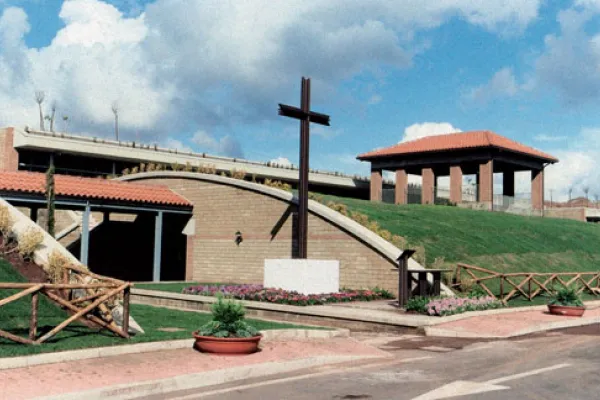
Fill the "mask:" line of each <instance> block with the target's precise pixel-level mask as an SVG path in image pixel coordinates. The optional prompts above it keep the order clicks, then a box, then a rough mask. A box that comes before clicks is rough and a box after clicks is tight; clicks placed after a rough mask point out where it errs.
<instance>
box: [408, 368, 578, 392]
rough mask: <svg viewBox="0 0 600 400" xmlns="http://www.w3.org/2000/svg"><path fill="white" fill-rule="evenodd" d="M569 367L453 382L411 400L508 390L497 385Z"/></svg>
mask: <svg viewBox="0 0 600 400" xmlns="http://www.w3.org/2000/svg"><path fill="white" fill-rule="evenodd" d="M569 365H571V364H557V365H554V366H552V367H546V368H540V369H534V370H533V371H529V372H523V373H520V374H514V375H509V376H505V377H502V378H496V379H491V380H489V381H485V382H471V381H454V382H450V383H448V384H446V385H443V386H440V387H439V388H437V389H434V390H431V391H429V392H427V393H423V394H422V395H420V396H417V397H415V398H413V400H441V399H447V398H449V397H458V396H467V395H470V394H475V393H485V392H492V391H497V390H506V389H510V388H509V387H508V386H501V385H497V384H498V383H502V382H506V381H512V380H514V379H520V378H525V377H527V376H532V375H538V374H542V373H544V372H548V371H554V370H557V369H560V368H564V367H568V366H569Z"/></svg>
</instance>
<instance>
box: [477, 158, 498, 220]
mask: <svg viewBox="0 0 600 400" xmlns="http://www.w3.org/2000/svg"><path fill="white" fill-rule="evenodd" d="M478 190H479V198H478V200H477V201H478V202H480V203H484V204H485V205H486V206H487V208H489V209H490V210H491V209H492V202H493V201H494V162H493V161H492V160H489V161H487V162H485V163H482V164H479V185H478Z"/></svg>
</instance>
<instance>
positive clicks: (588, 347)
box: [163, 325, 600, 400]
mask: <svg viewBox="0 0 600 400" xmlns="http://www.w3.org/2000/svg"><path fill="white" fill-rule="evenodd" d="M359 339H361V340H370V341H371V342H372V343H375V344H377V345H378V346H379V347H380V348H382V349H384V350H388V351H390V352H392V353H393V354H394V359H391V360H387V361H385V363H386V364H384V365H375V366H373V365H371V366H362V367H354V368H353V367H348V366H346V367H344V368H335V369H330V370H327V369H325V370H324V369H323V368H321V369H316V370H313V371H305V374H307V375H305V376H302V377H298V376H296V375H287V376H279V377H273V378H269V380H263V381H258V382H257V381H254V382H251V381H249V382H244V383H238V384H236V385H235V386H223V387H219V388H211V389H207V390H203V391H196V392H185V393H184V392H182V393H178V394H173V395H171V396H170V397H163V398H164V399H169V400H192V399H206V400H216V399H219V400H254V399H289V400H296V399H315V400H320V399H323V400H325V399H327V400H342V399H398V400H404V399H406V400H411V399H415V400H417V399H418V400H433V399H445V398H456V399H470V400H471V399H473V400H500V399H502V400H505V399H522V400H526V399H531V400H533V399H536V400H541V399H544V400H564V399H569V400H578V399H596V398H600V373H598V367H599V366H600V343H599V341H600V325H596V326H592V327H587V328H575V329H568V330H562V331H557V332H551V333H548V334H545V335H539V336H532V337H528V338H523V339H520V340H510V341H496V342H494V341H489V342H476V341H475V342H474V341H472V340H464V339H463V340H459V339H430V338H415V337H401V338H397V337H396V338H394V337H378V338H368V337H362V338H359ZM478 391H479V393H478ZM457 395H460V396H459V397H457Z"/></svg>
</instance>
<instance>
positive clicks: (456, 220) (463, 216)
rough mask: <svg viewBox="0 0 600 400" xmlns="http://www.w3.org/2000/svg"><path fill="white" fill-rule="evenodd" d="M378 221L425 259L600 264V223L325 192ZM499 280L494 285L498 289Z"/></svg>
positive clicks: (514, 266)
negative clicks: (419, 248) (421, 252)
mask: <svg viewBox="0 0 600 400" xmlns="http://www.w3.org/2000/svg"><path fill="white" fill-rule="evenodd" d="M323 198H324V200H325V202H327V201H334V202H339V203H343V204H345V205H346V206H347V207H348V210H349V211H354V212H360V213H362V214H365V215H367V216H368V217H369V219H370V220H373V221H377V222H378V223H379V225H380V226H381V227H382V228H383V229H386V230H388V231H390V232H391V233H392V234H395V235H400V236H403V237H405V238H406V239H407V240H408V241H409V243H413V244H416V245H423V246H424V247H425V253H426V263H427V264H429V265H430V264H431V263H432V262H433V261H434V260H435V259H436V258H437V257H443V258H444V267H445V268H452V267H454V266H456V264H457V263H465V264H471V265H477V266H480V267H483V268H487V269H491V270H493V271H497V272H505V273H509V272H540V273H544V272H584V271H598V270H600V225H597V224H590V223H583V222H578V221H571V220H565V219H555V218H540V217H523V216H518V215H511V214H506V213H500V212H484V211H474V210H468V209H462V208H459V207H449V206H423V205H393V204H383V203H373V202H370V201H365V200H357V199H349V198H341V197H334V196H323ZM497 286H498V285H493V284H492V287H493V290H494V291H496V290H497V289H498V288H497Z"/></svg>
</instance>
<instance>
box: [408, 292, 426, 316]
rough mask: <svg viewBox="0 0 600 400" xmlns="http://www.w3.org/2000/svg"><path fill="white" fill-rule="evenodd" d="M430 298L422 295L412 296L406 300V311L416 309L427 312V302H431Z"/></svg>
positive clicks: (419, 311) (420, 312)
mask: <svg viewBox="0 0 600 400" xmlns="http://www.w3.org/2000/svg"><path fill="white" fill-rule="evenodd" d="M430 300H431V298H428V297H421V296H416V297H411V298H410V299H408V301H407V302H406V306H405V307H404V309H405V310H406V311H414V312H417V313H419V314H426V313H427V304H429V301H430Z"/></svg>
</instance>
